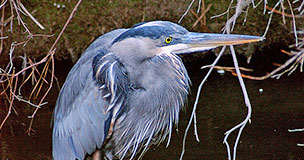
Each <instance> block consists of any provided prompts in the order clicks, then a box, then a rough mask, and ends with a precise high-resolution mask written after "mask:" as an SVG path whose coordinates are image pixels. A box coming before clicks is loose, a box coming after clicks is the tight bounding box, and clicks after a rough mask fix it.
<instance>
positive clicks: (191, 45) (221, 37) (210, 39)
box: [173, 32, 264, 54]
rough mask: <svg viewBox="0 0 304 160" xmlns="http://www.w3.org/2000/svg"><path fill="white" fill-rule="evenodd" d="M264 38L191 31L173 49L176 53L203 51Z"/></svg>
mask: <svg viewBox="0 0 304 160" xmlns="http://www.w3.org/2000/svg"><path fill="white" fill-rule="evenodd" d="M263 39H264V38H263V37H259V36H251V35H237V34H216V33H196V32H189V33H187V34H185V35H184V36H183V37H181V44H182V46H179V47H177V48H176V50H173V52H174V53H175V54H185V53H192V52H201V51H206V50H209V49H213V48H216V47H220V46H225V45H238V44H245V43H252V42H258V41H262V40H263Z"/></svg>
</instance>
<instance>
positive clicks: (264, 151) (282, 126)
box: [0, 59, 304, 160]
mask: <svg viewBox="0 0 304 160" xmlns="http://www.w3.org/2000/svg"><path fill="white" fill-rule="evenodd" d="M202 61H203V62H205V63H203V62H202ZM207 61H208V60H204V59H203V60H198V61H197V62H191V63H187V64H186V67H187V69H188V71H189V75H190V78H191V80H192V83H193V86H192V94H191V95H190V97H189V105H188V107H187V109H186V111H184V112H182V113H181V115H180V124H179V126H178V129H179V131H178V132H174V133H173V135H172V139H171V143H170V145H169V147H168V148H166V147H165V144H166V143H163V144H161V145H160V146H157V147H151V148H150V150H149V151H148V152H147V153H146V155H145V156H144V158H143V159H147V160H152V159H166V160H175V159H179V156H180V153H181V148H182V138H183V135H184V131H185V127H186V125H187V123H188V120H189V117H190V113H191V111H192V105H193V101H194V99H195V93H196V90H197V86H198V85H199V83H200V81H201V80H202V79H203V77H204V75H205V73H206V72H205V71H201V70H200V69H199V68H200V67H201V65H204V64H208V63H207ZM56 67H57V70H56V75H57V77H58V78H59V82H60V84H62V83H63V81H64V79H65V76H66V75H67V73H68V71H69V67H66V63H58V64H57V66H56ZM70 67H71V66H70ZM245 84H246V86H247V89H248V94H249V97H250V100H251V104H252V109H253V113H252V118H251V124H248V125H247V126H246V127H245V129H244V132H243V134H242V136H241V140H240V144H239V147H238V152H237V159H239V160H248V159H250V160H251V159H255V160H259V159H261V160H265V159H282V160H298V159H304V147H298V146H296V144H297V143H304V132H297V133H289V132H288V129H293V128H304V99H303V97H304V73H300V72H299V70H297V71H295V73H293V74H292V75H291V76H288V77H287V76H283V77H282V78H281V79H279V80H276V79H267V80H264V81H253V80H245ZM259 89H263V92H262V93H260V92H259ZM57 94H58V90H57V89H56V87H54V89H53V90H52V93H50V95H49V96H48V100H47V101H49V104H48V105H46V106H44V107H43V108H42V109H40V110H39V112H38V115H37V117H36V119H35V121H34V126H33V128H34V129H35V131H36V132H35V133H34V134H32V135H31V136H27V135H26V134H25V131H26V129H27V126H28V124H29V119H27V116H28V114H25V113H24V114H22V113H23V112H22V111H20V109H19V110H18V111H19V113H20V114H19V116H16V115H15V114H12V116H11V117H10V120H11V121H8V123H7V124H6V125H5V127H4V129H2V130H1V132H0V153H1V154H0V155H1V156H0V160H6V159H12V160H14V159H51V145H52V144H51V128H50V121H51V115H52V110H53V107H54V106H55V101H56V98H57ZM21 104H22V103H21ZM1 105H5V104H1ZM16 108H18V107H16ZM1 112H3V111H2V110H1ZM29 113H30V112H29ZM246 114H247V108H246V107H245V104H244V101H243V96H242V93H241V89H240V86H239V83H238V80H237V78H236V77H234V76H232V75H230V74H229V73H227V72H226V73H225V74H224V75H219V74H218V73H216V72H213V74H212V75H211V76H210V77H209V79H208V81H207V82H206V84H205V86H204V87H203V91H202V94H201V97H200V101H199V105H198V109H197V119H198V125H197V126H198V132H199V137H200V142H197V141H196V140H195V137H194V136H193V127H192V128H191V129H190V132H189V134H188V137H187V145H186V153H185V156H184V159H185V160H196V159H197V160H200V159H204V160H209V159H210V160H214V159H227V152H226V147H225V145H224V144H223V143H222V142H223V138H224V133H225V132H226V131H227V130H228V129H230V128H232V127H233V126H235V125H236V124H238V123H239V122H241V121H242V120H243V119H244V118H245V116H246ZM1 115H5V112H3V113H1ZM1 119H2V118H1ZM235 135H236V134H232V135H231V137H230V139H229V142H230V143H231V144H233V141H234V138H235Z"/></svg>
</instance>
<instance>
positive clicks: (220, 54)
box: [179, 46, 226, 160]
mask: <svg viewBox="0 0 304 160" xmlns="http://www.w3.org/2000/svg"><path fill="white" fill-rule="evenodd" d="M225 48H226V47H225V46H224V47H223V48H222V50H221V52H220V53H219V55H218V56H217V57H216V59H215V60H214V62H213V63H212V64H211V65H210V69H209V71H208V73H207V74H206V76H205V77H204V79H203V80H202V82H201V84H200V85H199V87H198V91H197V93H196V98H195V102H194V105H193V109H192V114H191V117H190V120H189V122H188V125H187V128H186V130H185V133H184V138H183V148H182V153H181V155H180V158H179V159H180V160H182V159H183V156H184V154H185V148H186V138H187V134H188V131H189V129H190V126H191V124H192V122H193V118H194V115H195V114H196V113H195V111H196V108H197V104H198V101H199V97H200V93H201V91H202V88H203V85H204V84H205V82H206V80H207V78H208V77H209V76H210V74H211V72H212V70H213V67H214V66H215V65H216V64H217V62H218V60H219V59H220V58H221V56H222V55H223V53H224V51H225Z"/></svg>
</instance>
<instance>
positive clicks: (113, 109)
mask: <svg viewBox="0 0 304 160" xmlns="http://www.w3.org/2000/svg"><path fill="white" fill-rule="evenodd" d="M261 39H262V38H261V37H258V36H249V35H224V34H211V33H196V32H189V31H188V30H186V29H185V28H183V27H182V26H180V25H178V24H175V23H172V22H168V21H151V22H145V23H139V24H137V25H135V26H133V27H132V28H129V29H117V30H114V31H111V32H109V33H107V34H105V35H103V36H101V37H99V38H98V39H96V40H95V41H94V42H93V43H92V44H91V45H90V46H89V47H88V48H87V49H86V51H85V52H84V53H83V54H82V56H81V57H80V59H79V60H78V61H77V63H76V64H75V65H74V67H73V68H72V69H71V71H70V73H69V74H68V76H67V78H66V81H65V83H64V85H63V87H62V89H61V91H60V93H59V97H58V99H57V103H56V107H55V110H54V126H53V137H52V138H53V158H54V159H55V160H59V159H63V160H72V159H73V160H74V159H84V157H85V156H86V154H92V153H93V152H94V151H95V150H96V149H101V151H102V153H103V154H102V155H103V156H104V157H105V158H106V159H124V158H129V159H133V158H135V157H137V158H141V157H142V156H143V154H144V153H145V152H146V151H147V150H148V148H149V147H150V146H151V145H157V144H159V143H160V142H162V141H164V140H165V139H167V141H168V144H169V142H170V137H171V133H172V128H173V127H174V124H175V125H176V124H177V123H178V119H179V112H180V110H181V109H182V108H183V107H184V106H185V103H186V102H187V95H188V93H189V88H190V87H189V86H190V79H189V77H188V74H187V71H186V69H185V66H184V65H183V63H182V60H181V59H180V58H179V57H178V55H179V54H185V53H192V52H201V51H205V50H209V49H212V48H215V47H218V46H224V45H235V44H243V43H250V42H256V41H260V40H261Z"/></svg>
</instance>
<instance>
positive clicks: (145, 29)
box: [112, 21, 263, 61]
mask: <svg viewBox="0 0 304 160" xmlns="http://www.w3.org/2000/svg"><path fill="white" fill-rule="evenodd" d="M261 40H263V38H262V37H258V36H251V35H235V34H230V35H228V34H216V33H197V32H189V31H188V30H187V29H185V28H184V27H182V26H180V25H178V24H175V23H172V22H168V21H152V22H146V23H139V24H137V25H135V26H134V27H133V28H131V29H129V30H128V31H126V32H124V33H123V34H121V35H120V36H119V37H117V38H116V39H115V40H114V41H113V43H112V45H113V49H114V50H119V51H121V50H124V51H126V50H129V49H131V50H132V51H131V52H128V53H134V57H133V56H132V55H130V54H129V55H126V56H128V57H131V58H133V59H137V60H139V61H144V60H146V59H149V58H152V57H154V56H158V55H161V54H163V53H172V54H185V53H192V52H201V51H206V50H210V49H213V48H216V47H219V46H224V45H237V44H244V43H251V42H257V41H261ZM118 46H119V47H118ZM124 53H126V52H124Z"/></svg>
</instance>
